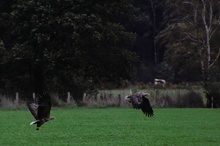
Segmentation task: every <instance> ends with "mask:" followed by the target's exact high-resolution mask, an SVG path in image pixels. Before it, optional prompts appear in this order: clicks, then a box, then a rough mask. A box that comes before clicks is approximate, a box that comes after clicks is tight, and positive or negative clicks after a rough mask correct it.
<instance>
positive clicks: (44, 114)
mask: <svg viewBox="0 0 220 146" xmlns="http://www.w3.org/2000/svg"><path fill="white" fill-rule="evenodd" d="M27 106H28V108H29V110H30V112H31V114H32V115H33V116H34V118H35V119H36V121H33V122H31V123H30V125H33V124H37V128H36V130H40V127H41V126H42V125H43V124H44V123H45V122H48V121H50V120H53V119H55V117H51V116H50V110H51V98H50V94H49V93H47V92H45V93H43V94H39V95H37V98H36V100H35V101H33V100H32V101H29V102H27Z"/></svg>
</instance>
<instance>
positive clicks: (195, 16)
mask: <svg viewBox="0 0 220 146" xmlns="http://www.w3.org/2000/svg"><path fill="white" fill-rule="evenodd" d="M168 2H171V1H168ZM169 4H170V3H169ZM172 6H173V7H172V10H173V11H172V12H171V13H170V15H169V16H171V17H170V18H172V19H170V20H171V21H170V22H171V23H170V24H169V25H167V27H166V29H165V30H164V31H163V32H162V33H161V34H160V36H159V37H162V38H165V37H166V38H170V39H169V40H168V41H167V47H168V48H169V49H168V51H167V60H170V62H172V64H170V66H172V68H173V69H174V70H176V71H183V70H185V67H186V66H187V67H189V66H192V67H191V69H193V68H194V69H193V70H194V71H196V70H197V71H196V72H197V74H199V73H200V75H201V77H200V78H201V80H203V82H204V84H205V86H204V87H205V89H207V86H206V85H207V84H209V82H211V84H213V83H214V82H216V80H213V79H214V78H215V76H216V75H217V74H216V73H217V70H216V69H217V68H218V67H217V66H219V61H218V60H219V55H220V46H216V44H217V43H215V42H216V40H217V36H218V35H219V31H220V27H219V25H220V9H219V8H220V3H219V1H217V0H211V1H209V0H196V1H188V0H185V1H176V3H175V4H174V5H172ZM170 10H171V9H170ZM168 36H169V37H168ZM170 52H172V53H170ZM177 53H179V55H177ZM182 56H184V57H182ZM185 57H186V59H184V58H185ZM180 62H182V64H179V63H180ZM187 62H189V63H187ZM193 66H194V67H193ZM198 67H199V70H198ZM195 69H196V70H195ZM191 72H192V70H191ZM176 74H178V73H176ZM199 80H200V79H199ZM209 100H210V99H209Z"/></svg>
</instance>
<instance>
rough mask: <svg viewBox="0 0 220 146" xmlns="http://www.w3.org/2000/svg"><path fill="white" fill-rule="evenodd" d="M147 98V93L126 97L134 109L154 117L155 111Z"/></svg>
mask: <svg viewBox="0 0 220 146" xmlns="http://www.w3.org/2000/svg"><path fill="white" fill-rule="evenodd" d="M147 96H149V94H147V93H136V94H134V95H128V96H126V97H125V99H126V100H128V101H129V102H130V103H131V104H132V106H133V108H134V109H141V110H142V112H143V113H144V114H145V115H146V116H148V117H152V116H153V115H154V111H153V109H152V107H151V105H150V101H149V99H148V98H147Z"/></svg>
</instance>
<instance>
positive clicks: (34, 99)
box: [33, 92, 36, 100]
mask: <svg viewBox="0 0 220 146" xmlns="http://www.w3.org/2000/svg"><path fill="white" fill-rule="evenodd" d="M35 98H36V96H35V93H34V92H33V99H34V100H35Z"/></svg>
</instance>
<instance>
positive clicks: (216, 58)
mask: <svg viewBox="0 0 220 146" xmlns="http://www.w3.org/2000/svg"><path fill="white" fill-rule="evenodd" d="M219 56H220V48H219V49H218V54H217V55H216V57H215V60H214V61H213V62H212V63H211V64H210V65H209V68H210V67H212V66H213V65H214V64H215V62H216V61H217V60H218V58H219Z"/></svg>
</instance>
